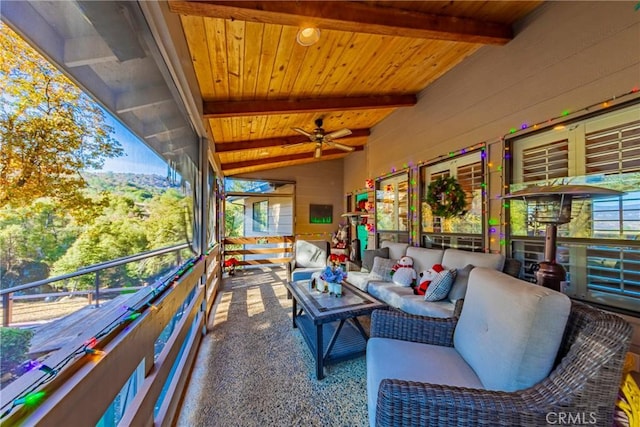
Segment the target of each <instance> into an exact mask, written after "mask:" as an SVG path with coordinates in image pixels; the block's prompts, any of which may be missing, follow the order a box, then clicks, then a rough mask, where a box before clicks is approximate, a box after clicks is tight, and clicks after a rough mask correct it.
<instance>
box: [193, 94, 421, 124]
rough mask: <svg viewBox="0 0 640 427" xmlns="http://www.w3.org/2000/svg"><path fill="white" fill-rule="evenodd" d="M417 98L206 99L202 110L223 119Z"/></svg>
mask: <svg viewBox="0 0 640 427" xmlns="http://www.w3.org/2000/svg"><path fill="white" fill-rule="evenodd" d="M417 102H418V100H417V98H416V96H415V95H379V96H358V97H339V98H290V99H268V100H267V99H264V100H260V99H258V100H251V101H249V100H246V101H205V102H204V103H203V108H202V110H203V116H204V118H206V119H220V118H225V117H243V116H265V115H273V114H291V113H308V112H314V113H318V112H331V111H345V110H371V109H381V108H398V107H412V106H414V105H416V103H417Z"/></svg>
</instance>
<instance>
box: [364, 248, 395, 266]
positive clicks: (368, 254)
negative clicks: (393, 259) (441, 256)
mask: <svg viewBox="0 0 640 427" xmlns="http://www.w3.org/2000/svg"><path fill="white" fill-rule="evenodd" d="M375 257H380V258H387V259H389V248H382V249H368V250H366V251H364V257H362V268H363V269H365V270H367V271H371V270H372V269H373V259H374V258H375Z"/></svg>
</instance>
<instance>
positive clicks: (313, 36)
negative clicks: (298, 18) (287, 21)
mask: <svg viewBox="0 0 640 427" xmlns="http://www.w3.org/2000/svg"><path fill="white" fill-rule="evenodd" d="M318 40H320V29H318V28H314V27H306V28H300V30H298V35H297V36H296V41H297V42H298V44H300V45H302V46H311V45H312V44H314V43H317V42H318Z"/></svg>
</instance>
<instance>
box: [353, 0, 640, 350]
mask: <svg viewBox="0 0 640 427" xmlns="http://www.w3.org/2000/svg"><path fill="white" fill-rule="evenodd" d="M635 4H636V2H546V3H544V4H543V5H542V6H540V7H539V8H538V9H536V10H535V11H534V12H533V13H531V14H530V15H529V16H527V17H525V18H524V19H523V20H522V21H521V22H519V23H518V24H517V25H516V37H515V38H514V40H512V41H511V42H510V43H508V44H507V45H505V46H486V47H483V48H482V49H480V50H478V51H477V52H476V53H475V54H473V55H472V56H470V57H469V58H467V59H465V60H464V61H463V62H462V63H461V64H460V65H458V66H457V67H456V68H455V69H454V70H452V71H450V72H449V73H447V74H446V75H445V76H443V77H442V78H440V79H439V80H438V81H436V82H435V83H434V84H432V85H431V86H429V87H428V88H427V89H425V90H424V91H423V92H422V93H421V94H420V95H419V100H418V103H417V105H416V106H415V107H412V108H403V109H398V110H397V111H396V112H394V113H393V114H392V115H391V116H390V117H388V118H387V119H386V120H385V121H384V122H382V123H381V124H379V125H377V126H376V127H375V128H374V129H373V130H372V133H371V136H370V137H369V142H368V144H367V149H366V150H365V151H364V155H365V156H366V159H362V156H363V154H362V153H357V155H351V156H349V157H347V158H346V159H345V187H344V188H345V192H348V191H353V190H354V189H358V188H361V187H362V185H363V184H362V183H363V181H364V179H366V178H375V177H379V176H382V175H385V174H387V173H389V172H390V171H391V170H392V169H393V168H396V169H400V168H401V165H403V164H405V163H406V164H418V163H419V162H422V161H429V160H433V159H436V158H438V157H439V156H442V155H446V154H447V153H449V152H451V151H455V150H460V149H462V148H466V147H469V146H472V145H474V144H477V143H480V142H483V141H485V142H486V143H487V144H488V161H489V162H492V163H493V164H494V165H496V164H500V163H501V162H502V159H503V157H504V149H503V142H502V138H503V137H504V136H506V135H507V134H509V129H511V128H516V129H519V128H520V126H521V125H522V124H523V123H528V124H535V123H541V122H545V121H547V120H548V119H550V118H555V117H558V116H560V115H561V113H562V112H563V111H565V110H569V111H577V110H581V109H584V108H585V107H587V106H590V105H594V104H598V103H600V102H602V101H604V100H607V99H610V98H611V97H613V96H618V95H621V94H625V93H628V92H629V91H631V90H632V89H633V88H638V87H640V12H637V11H635V10H634V6H635ZM636 95H638V94H636ZM631 98H632V97H629V98H628V99H631ZM568 117H569V118H570V117H572V115H569V116H568ZM356 171H357V172H356ZM502 185H503V178H502V176H501V173H500V172H498V171H497V169H495V168H494V169H491V168H490V170H489V178H488V186H489V188H488V194H489V197H490V200H491V201H490V206H489V215H490V217H499V215H500V211H501V203H500V201H499V200H497V199H496V196H499V195H500V194H501V192H502ZM490 249H491V250H495V251H500V250H502V251H503V250H504V248H501V247H500V246H499V242H495V243H492V244H490ZM634 323H635V324H634V326H635V328H636V333H635V336H634V344H633V345H634V347H633V348H634V350H635V351H638V349H639V348H640V333H639V328H640V326H639V324H638V320H637V318H636V319H635V322H634Z"/></svg>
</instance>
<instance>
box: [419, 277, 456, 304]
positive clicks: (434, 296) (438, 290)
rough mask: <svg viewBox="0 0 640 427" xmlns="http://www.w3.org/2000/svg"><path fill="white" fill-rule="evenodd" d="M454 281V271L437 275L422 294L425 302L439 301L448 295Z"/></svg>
mask: <svg viewBox="0 0 640 427" xmlns="http://www.w3.org/2000/svg"><path fill="white" fill-rule="evenodd" d="M455 279H456V270H444V271H441V272H440V273H438V275H437V276H436V278H435V279H433V281H432V282H431V284H430V285H429V287H428V288H427V292H425V294H424V300H425V301H440V300H443V299H445V298H446V297H447V295H449V291H450V290H451V286H452V285H453V281H454V280H455Z"/></svg>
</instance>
